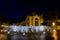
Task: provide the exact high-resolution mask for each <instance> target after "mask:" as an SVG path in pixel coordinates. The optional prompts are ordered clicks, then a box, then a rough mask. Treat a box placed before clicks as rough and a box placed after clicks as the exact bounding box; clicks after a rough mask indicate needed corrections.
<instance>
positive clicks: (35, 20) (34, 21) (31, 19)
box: [20, 13, 43, 26]
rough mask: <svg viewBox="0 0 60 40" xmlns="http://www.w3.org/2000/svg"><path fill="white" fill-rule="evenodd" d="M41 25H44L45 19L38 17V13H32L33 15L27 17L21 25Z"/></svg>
mask: <svg viewBox="0 0 60 40" xmlns="http://www.w3.org/2000/svg"><path fill="white" fill-rule="evenodd" d="M41 23H43V18H42V16H40V15H37V14H36V13H32V15H28V16H27V17H26V20H24V21H22V22H21V23H20V25H24V26H26V25H27V26H40V25H41Z"/></svg>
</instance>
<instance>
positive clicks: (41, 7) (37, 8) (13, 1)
mask: <svg viewBox="0 0 60 40" xmlns="http://www.w3.org/2000/svg"><path fill="white" fill-rule="evenodd" d="M59 7H60V5H59V2H56V1H46V0H45V1H44V0H42V1H18V0H10V1H7V0H6V1H3V0H2V1H0V14H5V15H6V16H8V18H14V19H17V20H20V19H23V18H25V17H26V16H27V15H29V14H31V13H32V12H36V13H39V14H41V13H42V12H44V11H48V10H57V9H59Z"/></svg>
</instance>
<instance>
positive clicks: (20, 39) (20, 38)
mask: <svg viewBox="0 0 60 40" xmlns="http://www.w3.org/2000/svg"><path fill="white" fill-rule="evenodd" d="M58 32H60V31H58ZM57 34H58V33H57ZM0 40H54V38H53V37H52V34H51V33H49V32H46V33H42V34H40V33H28V34H26V35H23V34H14V35H7V34H0ZM58 40H59V39H58Z"/></svg>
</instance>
